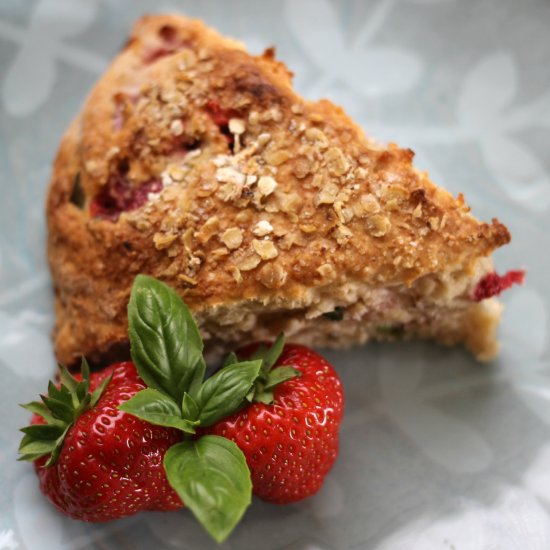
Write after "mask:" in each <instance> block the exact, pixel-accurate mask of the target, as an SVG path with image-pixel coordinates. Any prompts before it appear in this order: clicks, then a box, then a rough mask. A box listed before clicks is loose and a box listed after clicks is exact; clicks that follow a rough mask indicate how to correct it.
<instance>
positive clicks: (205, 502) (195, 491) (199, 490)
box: [164, 435, 252, 542]
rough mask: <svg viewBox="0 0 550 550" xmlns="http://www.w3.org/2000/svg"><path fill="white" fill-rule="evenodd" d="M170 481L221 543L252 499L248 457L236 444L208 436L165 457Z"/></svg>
mask: <svg viewBox="0 0 550 550" xmlns="http://www.w3.org/2000/svg"><path fill="white" fill-rule="evenodd" d="M164 468H165V470H166V476H167V478H168V482H169V483H170V485H171V486H172V487H173V488H174V490H175V491H176V492H177V493H178V495H179V496H180V497H181V499H182V500H183V502H185V505H186V506H187V507H188V508H190V510H191V511H192V512H193V514H194V515H195V517H196V518H197V519H198V520H199V521H200V523H201V524H202V525H203V526H204V528H205V529H206V530H207V531H208V533H210V535H211V536H212V537H213V538H214V539H215V540H216V541H218V542H222V541H223V540H225V539H226V538H227V537H228V536H229V534H230V533H231V531H233V529H234V528H235V526H236V525H237V523H238V522H239V520H240V519H241V517H242V516H243V514H244V512H245V510H246V508H247V507H248V506H249V504H250V502H251V497H252V483H251V481H250V472H249V470H248V466H247V465H246V460H245V457H244V455H243V453H242V451H241V450H240V449H239V448H238V447H237V445H236V444H235V443H234V442H233V441H230V440H229V439H225V438H223V437H219V436H215V435H207V436H204V437H202V438H201V439H199V440H197V441H184V442H182V443H178V444H176V445H174V446H172V447H170V449H168V451H167V453H166V455H165V456H164Z"/></svg>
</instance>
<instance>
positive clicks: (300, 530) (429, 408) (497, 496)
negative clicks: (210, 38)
mask: <svg viewBox="0 0 550 550" xmlns="http://www.w3.org/2000/svg"><path fill="white" fill-rule="evenodd" d="M147 11H180V12H185V13H187V14H190V15H193V16H198V17H201V18H203V19H205V20H206V21H207V22H208V23H209V24H210V25H212V26H215V27H217V28H218V29H219V30H221V31H222V32H224V33H226V34H229V35H232V36H234V37H236V38H239V39H241V40H243V41H244V42H246V43H247V44H248V46H249V47H250V49H251V50H252V51H253V52H260V51H261V50H262V49H263V48H264V47H265V46H269V45H272V44H276V45H277V46H278V55H279V57H280V58H281V59H283V60H284V61H285V62H287V64H288V65H289V67H290V68H291V70H293V71H295V73H296V78H295V83H296V86H297V88H298V89H299V91H300V92H302V93H303V94H305V95H306V96H308V97H310V98H316V97H320V96H327V97H330V98H332V99H334V100H335V101H336V102H339V103H341V104H343V105H344V106H345V108H346V109H347V111H348V112H349V113H350V114H351V115H352V116H353V117H354V118H356V119H357V120H358V121H359V123H360V124H362V125H363V126H364V127H365V128H366V129H367V131H368V132H369V133H370V134H371V135H373V136H376V137H378V138H380V139H383V140H396V141H397V142H399V143H400V144H401V145H404V146H410V147H412V148H413V149H415V150H416V151H417V163H418V165H419V166H420V167H421V168H424V169H428V170H429V171H430V173H431V174H432V176H433V179H434V180H435V181H436V182H438V183H440V184H443V185H444V186H446V187H447V188H448V189H449V190H451V191H452V192H453V193H457V192H459V191H463V192H464V193H465V195H466V197H467V199H468V202H469V203H470V204H471V206H472V208H473V211H474V213H475V214H476V215H478V216H479V217H482V218H484V219H490V218H491V217H493V216H498V217H499V218H500V219H501V220H502V221H504V222H505V223H506V224H507V225H508V227H509V228H510V229H511V231H512V233H513V237H514V239H513V242H512V244H511V245H510V246H508V247H506V248H505V249H504V250H502V251H501V252H499V253H498V254H497V265H498V267H499V269H500V270H505V269H508V268H512V267H525V268H527V269H528V271H529V275H528V279H527V284H526V285H525V287H523V288H518V289H514V290H513V291H511V292H510V293H509V294H508V295H507V296H506V297H505V298H504V301H505V303H506V305H507V308H506V312H505V317H504V323H503V326H502V329H501V337H502V340H503V350H502V354H501V357H500V359H499V360H498V361H497V362H495V364H494V365H492V366H488V367H486V366H484V367H481V366H480V365H478V364H476V363H475V362H474V361H473V359H472V358H471V357H470V356H469V355H468V354H466V353H465V352H463V351H461V350H446V349H440V348H438V347H436V346H432V345H427V344H417V343H412V344H404V345H396V346H377V345H373V346H368V347H366V348H363V349H355V350H353V351H349V352H345V353H330V354H329V356H330V357H331V358H332V359H333V360H334V363H336V364H337V365H338V367H339V369H340V372H341V374H342V377H343V379H344V383H345V387H346V391H347V410H346V418H345V420H344V424H343V431H342V445H341V447H342V448H341V453H340V457H339V460H338V462H337V464H336V467H335V469H334V471H333V473H332V474H331V475H330V476H329V478H328V480H327V482H326V485H325V486H324V488H323V489H322V491H321V493H320V494H319V495H318V496H316V497H314V498H312V499H310V500H309V501H307V502H304V503H303V504H297V505H293V506H290V507H272V506H268V505H266V504H263V503H261V502H255V503H254V506H253V507H252V508H251V509H250V510H249V512H248V513H247V515H246V517H245V519H244V521H243V522H242V524H241V525H240V526H239V527H238V528H237V530H236V531H235V533H234V535H233V536H232V537H231V538H230V540H229V541H228V542H227V543H225V545H224V546H223V547H225V548H235V549H240V550H244V549H257V548H262V549H264V550H271V549H275V548H286V549H289V550H290V549H292V550H314V549H316V550H328V549H338V550H340V549H344V548H364V549H380V550H394V549H397V550H400V549H403V550H405V549H406V550H410V549H416V550H431V549H447V548H456V549H459V550H464V549H467V550H478V549H487V550H488V549H499V550H500V549H504V550H507V549H518V550H544V549H547V548H550V473H549V472H550V442H549V441H548V440H549V436H550V369H549V367H550V354H549V345H548V312H549V304H550V291H549V289H548V286H547V284H546V281H547V279H548V271H549V268H550V258H549V253H550V236H549V233H550V220H549V214H550V179H549V174H550V157H549V155H548V151H549V150H550V69H549V60H550V33H549V32H548V29H549V28H550V3H549V2H548V1H545V0H522V1H521V2H519V1H517V0H486V1H483V2H481V1H480V2H477V1H474V0H467V1H464V0H370V1H361V0H350V1H345V2H344V1H342V2H337V1H336V0H332V1H330V0H286V1H281V2H277V1H262V2H260V1H253V0H249V1H245V0H242V1H234V2H231V1H228V0H225V1H224V0H219V1H214V0H210V1H203V2H200V3H199V2H197V1H196V0H194V1H180V2H177V1H173V2H163V1H160V2H153V1H149V2H148V1H145V0H141V1H133V2H131V1H129V0H128V1H125V2H123V1H114V0H113V1H111V2H108V1H106V0H103V1H101V0H86V1H85V0H78V1H77V0H40V1H24V0H2V2H1V3H0V189H1V196H0V372H1V374H2V385H1V386H0V396H1V399H0V418H1V421H0V549H3V548H6V549H11V548H27V549H29V550H34V549H41V550H49V549H52V550H54V549H55V550H58V549H65V550H68V549H73V548H108V549H115V548H144V549H145V548H147V549H149V548H182V549H185V550H187V549H197V548H215V545H214V543H212V542H210V541H209V540H208V538H207V537H206V535H205V534H204V533H203V532H202V530H201V529H200V528H199V527H198V526H197V525H196V523H195V521H194V520H193V519H192V518H191V517H190V515H189V514H188V513H187V512H181V513H173V514H153V513H150V514H142V515H140V516H138V517H135V518H132V519H129V520H125V521H121V522H117V523H113V524H109V525H100V526H90V525H85V524H81V523H78V522H74V521H71V520H68V519H66V518H64V517H62V516H61V515H59V514H58V513H57V512H56V511H55V510H53V508H52V507H50V506H49V505H48V504H47V503H46V502H45V501H44V499H43V497H42V496H41V495H40V493H39V491H38V489H37V481H36V478H35V476H34V473H33V472H32V468H31V467H30V466H29V465H27V464H21V463H16V462H15V456H16V448H17V442H18V437H19V434H18V432H17V429H18V427H19V426H21V425H23V424H24V423H25V422H26V420H27V414H26V413H25V412H24V411H23V410H20V409H19V408H18V407H17V406H16V403H18V402H25V401H28V400H30V399H32V398H33V397H34V396H35V395H36V394H37V393H38V392H39V391H41V390H43V389H44V388H45V380H46V379H47V378H48V377H49V376H50V375H51V373H52V372H53V369H54V359H53V356H52V352H51V344H50V340H49V337H48V334H49V331H50V329H51V324H52V302H51V291H50V286H49V285H50V282H49V275H48V271H47V266H46V261H45V254H44V239H45V234H44V214H43V211H44V209H43V203H44V196H45V191H46V183H47V180H48V175H49V170H50V165H51V160H52V157H53V155H54V153H55V150H56V146H57V143H58V141H59V138H60V136H61V134H62V132H63V130H64V128H65V127H66V125H67V124H68V122H69V121H70V119H71V117H72V116H73V115H74V114H75V113H76V112H77V110H78V108H79V106H80V104H81V102H82V100H83V99H84V97H85V95H86V93H87V92H88V90H89V89H90V87H91V86H92V84H93V83H94V81H95V80H96V78H97V77H98V75H99V74H100V72H101V71H102V69H103V68H104V67H105V66H106V64H107V62H108V60H109V59H110V58H111V57H112V56H113V55H114V54H115V53H116V51H117V50H118V49H119V47H120V46H121V45H122V44H123V42H124V40H125V36H126V34H127V32H128V30H129V27H130V25H131V22H132V21H133V20H134V19H135V18H136V17H137V16H139V15H140V14H142V13H145V12H147ZM83 269H85V266H83Z"/></svg>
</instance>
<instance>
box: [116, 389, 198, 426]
mask: <svg viewBox="0 0 550 550" xmlns="http://www.w3.org/2000/svg"><path fill="white" fill-rule="evenodd" d="M118 408H119V409H120V410H121V411H124V412H127V413H130V414H132V415H134V416H137V417H138V418H141V419H142V420H146V421H147V422H150V423H151V424H156V425H158V426H166V427H168V428H177V429H179V430H181V431H183V432H185V433H190V434H192V433H195V428H194V425H195V424H197V422H195V423H193V422H189V421H188V420H185V419H184V418H182V417H181V410H180V408H179V407H178V405H177V403H176V402H175V401H174V400H173V399H172V398H170V397H168V396H167V395H164V394H163V393H161V392H159V391H157V390H153V389H151V388H147V389H145V390H141V391H140V392H138V393H136V394H135V395H134V396H133V397H131V398H130V399H128V401H125V402H124V403H121V404H120V405H119V406H118Z"/></svg>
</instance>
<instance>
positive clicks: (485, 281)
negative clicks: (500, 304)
mask: <svg viewBox="0 0 550 550" xmlns="http://www.w3.org/2000/svg"><path fill="white" fill-rule="evenodd" d="M524 280H525V271H523V270H513V271H508V272H507V273H505V274H504V275H498V274H497V273H496V272H493V273H489V274H487V275H485V277H483V278H482V279H481V280H480V281H479V282H478V283H477V286H476V288H475V290H474V293H473V296H474V300H475V301H476V302H481V300H485V299H486V298H492V297H493V296H498V295H499V294H500V293H501V292H502V291H504V290H507V289H508V288H510V287H511V286H512V285H514V284H523V281H524Z"/></svg>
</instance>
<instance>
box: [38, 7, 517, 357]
mask: <svg viewBox="0 0 550 550" xmlns="http://www.w3.org/2000/svg"><path fill="white" fill-rule="evenodd" d="M291 77H292V73H291V72H290V71H289V70H288V69H287V68H286V67H285V65H284V64H282V63H281V62H279V61H277V60H276V59H275V57H274V51H273V50H272V49H269V50H267V51H266V52H264V54H263V55H261V56H257V57H255V56H251V55H249V54H248V53H247V52H246V50H245V49H244V47H243V45H242V44H240V43H239V42H236V41H234V40H230V39H227V38H223V37H221V36H220V35H218V34H217V33H216V32H214V31H212V30H211V29H209V28H207V27H206V26H204V25H203V23H201V22H200V21H196V20H189V19H186V18H183V17H177V16H154V17H144V18H143V19H141V20H140V21H138V23H137V24H136V25H135V27H134V29H133V31H132V34H131V36H130V39H129V40H128V43H127V44H126V46H125V47H124V49H123V50H122V52H121V53H120V54H119V55H118V56H117V57H116V59H115V60H114V61H113V63H112V65H111V66H110V68H109V69H108V70H107V72H106V73H105V74H104V75H103V76H102V78H101V79H100V81H99V82H98V83H97V85H96V86H95V88H94V89H93V91H92V93H91V94H90V96H89V98H88V100H87V101H86V104H85V105H84V108H83V110H82V112H81V113H80V114H79V115H78V117H77V118H76V119H75V120H74V121H73V123H72V124H71V126H70V128H69V129H68V131H67V133H66V134H65V136H64V138H63V140H62V142H61V145H60V148H59V152H58V154H57V158H56V161H55V166H54V170H53V175H52V179H51V183H50V192H49V197H48V203H47V213H48V225H49V240H48V251H49V260H50V265H51V270H52V274H53V280H54V284H55V296H56V313H57V324H56V328H55V334H54V336H55V350H56V354H57V356H58V359H59V360H60V361H61V362H63V363H66V364H73V363H74V362H75V361H76V360H77V359H79V357H80V356H81V355H86V356H88V357H90V358H92V359H94V358H96V359H97V357H98V356H100V355H101V354H102V353H105V352H107V351H108V350H110V349H112V347H113V346H116V345H120V344H121V343H124V342H125V341H126V331H127V324H126V323H127V319H126V304H127V301H128V297H129V292H130V287H131V284H132V281H133V278H134V276H135V275H136V274H137V273H147V274H150V275H153V276H155V277H158V278H160V279H162V280H163V281H165V282H167V283H168V284H170V285H172V286H173V287H175V288H177V289H178V290H179V292H180V294H181V296H182V297H183V298H184V300H185V301H186V302H187V304H188V305H189V306H190V307H191V308H192V310H193V311H194V312H195V314H196V315H197V318H198V320H199V322H200V326H201V329H202V332H203V336H204V338H205V340H206V341H207V342H209V343H210V346H211V348H212V349H216V348H219V347H220V346H224V347H227V346H228V345H229V344H232V343H242V342H243V340H252V339H258V338H260V339H263V338H270V337H273V336H274V335H275V334H276V333H278V332H279V331H281V330H284V331H285V332H286V334H287V335H288V338H289V339H290V340H295V341H300V342H303V343H306V344H313V345H319V346H327V345H328V346H338V347H341V346H347V345H351V344H356V343H363V342H366V341H367V340H369V339H371V338H375V339H396V338H409V337H420V338H430V339H435V340H438V341H439V342H442V343H444V344H458V343H464V344H465V345H466V346H467V347H468V348H469V349H471V350H472V352H473V353H474V354H475V355H476V356H477V357H478V358H479V359H482V360H488V359H490V358H492V357H493V356H494V355H495V354H496V352H497V343H496V339H495V328H496V325H497V323H498V320H499V316H500V306H499V304H498V303H497V302H496V301H494V299H487V300H483V301H481V302H476V301H475V300H474V299H473V296H472V293H473V292H474V288H475V285H476V282H477V281H479V280H480V278H481V277H482V276H484V275H486V274H487V273H490V272H491V271H492V266H491V261H490V259H489V255H490V253H491V252H492V251H493V250H494V249H495V248H496V247H498V246H501V245H503V244H506V243H507V242H509V240H510V235H509V233H508V231H507V229H506V227H505V226H504V225H502V224H501V223H499V222H498V221H497V220H496V219H494V220H493V221H492V222H491V223H490V224H488V223H480V222H479V221H478V220H476V219H475V218H474V217H473V216H472V215H471V214H470V213H469V208H468V207H467V205H466V204H465V202H464V199H463V197H462V196H461V195H459V196H458V198H456V199H455V198H453V197H452V196H451V195H450V194H449V193H448V192H447V191H445V190H443V189H441V188H439V187H437V186H435V185H434V184H433V183H432V182H431V181H430V180H429V178H428V176H427V174H426V173H423V172H419V171H417V170H416V169H415V168H414V167H413V165H412V159H413V152H412V151H411V150H409V149H400V148H399V147H398V146H397V145H394V144H390V145H389V146H387V147H386V146H382V145H381V144H378V143H376V142H375V141H373V140H372V139H370V138H369V137H367V136H366V135H365V134H364V133H363V131H362V130H361V129H360V128H359V127H358V126H357V125H356V124H355V123H354V122H353V121H352V120H351V119H350V118H349V117H348V116H347V115H346V114H345V113H344V111H343V110H342V109H341V108H340V107H338V106H336V105H333V104H332V103H330V102H329V101H326V100H321V101H317V102H309V101H306V100H304V99H303V98H301V97H300V96H298V95H297V94H296V93H295V92H294V91H293V89H292V87H291Z"/></svg>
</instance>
